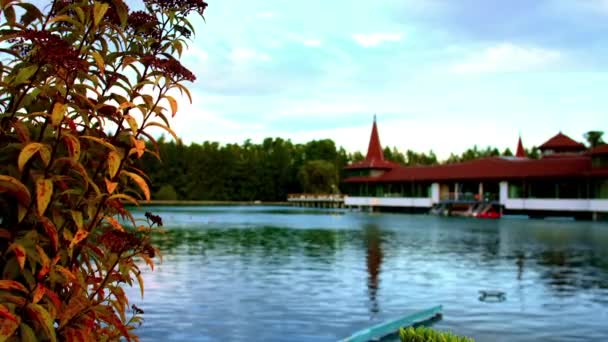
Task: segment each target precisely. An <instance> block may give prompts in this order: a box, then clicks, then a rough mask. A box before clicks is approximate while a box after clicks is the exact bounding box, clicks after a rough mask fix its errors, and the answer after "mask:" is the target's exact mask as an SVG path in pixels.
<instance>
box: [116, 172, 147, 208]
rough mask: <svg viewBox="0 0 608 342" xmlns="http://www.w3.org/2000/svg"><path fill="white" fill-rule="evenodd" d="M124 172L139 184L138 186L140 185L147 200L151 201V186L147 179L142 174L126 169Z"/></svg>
mask: <svg viewBox="0 0 608 342" xmlns="http://www.w3.org/2000/svg"><path fill="white" fill-rule="evenodd" d="M122 173H124V174H125V175H127V176H128V177H129V178H131V179H132V180H133V181H134V182H135V183H136V184H137V186H139V188H140V189H141V191H142V192H143V193H144V197H145V198H146V201H150V188H148V183H146V181H145V180H144V179H143V178H142V177H141V176H140V175H138V174H136V173H133V172H128V171H125V170H123V171H122Z"/></svg>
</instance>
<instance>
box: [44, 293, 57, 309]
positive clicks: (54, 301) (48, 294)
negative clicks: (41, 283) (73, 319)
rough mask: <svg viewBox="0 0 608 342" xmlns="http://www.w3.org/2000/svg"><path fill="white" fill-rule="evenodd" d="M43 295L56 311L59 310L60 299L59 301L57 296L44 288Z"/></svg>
mask: <svg viewBox="0 0 608 342" xmlns="http://www.w3.org/2000/svg"><path fill="white" fill-rule="evenodd" d="M44 294H45V295H46V296H47V297H49V299H51V302H52V303H53V305H54V306H55V309H57V311H59V310H61V299H59V296H58V295H57V294H56V293H55V292H53V291H51V290H49V289H48V288H44Z"/></svg>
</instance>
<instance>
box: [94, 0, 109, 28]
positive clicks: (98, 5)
mask: <svg viewBox="0 0 608 342" xmlns="http://www.w3.org/2000/svg"><path fill="white" fill-rule="evenodd" d="M109 6H110V4H108V3H105V2H104V3H102V2H99V1H95V7H94V8H93V21H94V23H95V26H97V25H99V23H100V22H101V19H103V16H104V15H105V14H106V12H107V11H108V7H109Z"/></svg>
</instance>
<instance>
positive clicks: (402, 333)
mask: <svg viewBox="0 0 608 342" xmlns="http://www.w3.org/2000/svg"><path fill="white" fill-rule="evenodd" d="M399 337H400V338H401V342H473V339H472V338H469V337H460V336H456V335H453V334H451V333H449V332H439V331H436V330H433V329H431V328H427V327H424V326H420V327H417V328H412V327H409V328H401V329H400V330H399Z"/></svg>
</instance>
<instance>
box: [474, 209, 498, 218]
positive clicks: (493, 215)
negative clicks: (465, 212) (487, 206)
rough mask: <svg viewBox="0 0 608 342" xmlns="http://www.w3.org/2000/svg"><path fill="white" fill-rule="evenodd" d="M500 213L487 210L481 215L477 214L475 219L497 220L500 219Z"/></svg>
mask: <svg viewBox="0 0 608 342" xmlns="http://www.w3.org/2000/svg"><path fill="white" fill-rule="evenodd" d="M500 216H501V215H500V213H499V212H496V211H494V210H488V211H486V212H483V213H479V214H477V216H476V217H477V218H485V219H499V218H500Z"/></svg>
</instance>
